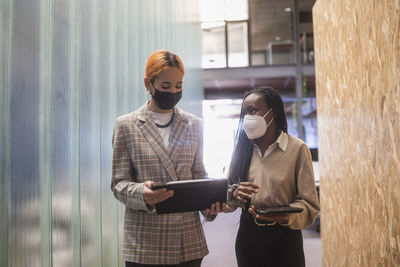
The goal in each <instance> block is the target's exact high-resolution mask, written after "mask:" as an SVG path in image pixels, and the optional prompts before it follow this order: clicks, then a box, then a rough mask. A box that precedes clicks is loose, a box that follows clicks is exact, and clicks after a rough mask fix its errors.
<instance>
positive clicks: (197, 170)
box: [111, 103, 208, 264]
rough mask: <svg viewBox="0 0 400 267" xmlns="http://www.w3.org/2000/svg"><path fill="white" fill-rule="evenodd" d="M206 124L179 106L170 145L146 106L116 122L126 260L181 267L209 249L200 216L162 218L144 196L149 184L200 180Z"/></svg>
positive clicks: (117, 192) (116, 177)
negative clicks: (146, 182)
mask: <svg viewBox="0 0 400 267" xmlns="http://www.w3.org/2000/svg"><path fill="white" fill-rule="evenodd" d="M202 148H203V134H202V123H201V120H200V119H199V118H197V117H195V116H194V115H191V114H189V113H187V112H184V111H183V110H181V109H179V108H177V107H175V117H174V121H173V124H172V128H171V134H170V137H169V146H168V148H166V147H165V145H164V142H163V140H162V138H161V137H160V135H159V131H158V130H157V126H156V125H155V123H154V122H153V120H152V118H151V116H150V114H149V110H148V107H147V103H146V104H145V105H143V106H142V107H141V108H139V109H138V110H136V111H135V112H132V113H129V114H126V115H123V116H121V117H119V118H117V120H116V124H115V128H114V135H113V160H112V181H111V189H112V191H113V193H114V196H115V197H116V198H117V199H118V200H119V201H121V202H122V203H123V204H124V205H125V207H126V210H125V223H124V242H123V258H124V260H125V261H130V262H137V263H142V264H178V263H180V262H184V261H190V260H194V259H199V258H202V257H204V256H205V255H207V254H208V249H207V245H206V241H205V237H204V233H203V229H202V226H201V222H200V217H199V213H198V212H186V213H177V214H163V215H157V214H156V213H154V212H151V211H149V209H148V208H147V206H146V203H145V201H144V198H143V194H142V189H143V183H144V182H145V181H149V180H150V181H154V182H156V183H165V182H168V181H171V180H191V179H201V178H204V176H205V170H204V166H203V160H202V154H203V151H202Z"/></svg>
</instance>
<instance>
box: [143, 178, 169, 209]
mask: <svg viewBox="0 0 400 267" xmlns="http://www.w3.org/2000/svg"><path fill="white" fill-rule="evenodd" d="M153 185H154V182H152V181H147V182H145V183H144V186H143V197H144V201H146V204H147V205H148V206H150V207H151V206H153V205H155V204H156V203H160V202H163V201H165V200H167V199H168V198H170V197H172V196H173V195H174V191H172V190H167V189H166V188H161V189H157V190H152V189H151V188H152V187H153Z"/></svg>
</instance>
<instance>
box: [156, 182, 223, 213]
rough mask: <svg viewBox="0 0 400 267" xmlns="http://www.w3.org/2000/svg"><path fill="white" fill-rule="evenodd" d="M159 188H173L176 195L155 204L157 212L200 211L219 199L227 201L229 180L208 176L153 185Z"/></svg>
mask: <svg viewBox="0 0 400 267" xmlns="http://www.w3.org/2000/svg"><path fill="white" fill-rule="evenodd" d="M159 188H167V189H168V190H173V191H174V196H173V197H171V198H169V199H167V200H165V201H163V202H160V203H157V204H156V205H155V206H156V212H157V214H166V213H177V212H188V211H199V210H205V209H207V208H209V207H210V206H211V204H212V203H215V202H217V201H219V202H220V203H222V202H226V192H227V189H228V180H227V179H211V178H206V179H198V180H187V181H173V182H169V183H166V184H159V185H157V184H156V185H154V186H153V187H152V189H153V190H156V189H159Z"/></svg>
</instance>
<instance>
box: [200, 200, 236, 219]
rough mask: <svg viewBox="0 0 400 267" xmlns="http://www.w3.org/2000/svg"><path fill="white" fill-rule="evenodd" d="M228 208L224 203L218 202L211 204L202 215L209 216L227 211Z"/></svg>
mask: <svg viewBox="0 0 400 267" xmlns="http://www.w3.org/2000/svg"><path fill="white" fill-rule="evenodd" d="M228 211H230V209H229V208H228V206H227V205H226V204H225V203H222V204H221V205H220V203H219V202H216V203H213V204H211V207H210V208H208V209H206V210H204V211H203V213H204V215H207V216H210V215H217V214H218V213H220V212H228Z"/></svg>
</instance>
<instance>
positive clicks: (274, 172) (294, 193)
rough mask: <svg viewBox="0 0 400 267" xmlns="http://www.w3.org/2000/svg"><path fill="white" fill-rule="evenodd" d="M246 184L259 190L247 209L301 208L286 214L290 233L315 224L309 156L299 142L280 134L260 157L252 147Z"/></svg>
mask: <svg viewBox="0 0 400 267" xmlns="http://www.w3.org/2000/svg"><path fill="white" fill-rule="evenodd" d="M248 180H249V181H250V182H253V183H255V184H257V185H259V186H261V188H260V189H259V191H258V193H256V194H254V195H253V197H252V199H251V205H254V206H255V207H256V208H263V207H271V206H285V205H289V206H293V207H300V208H303V211H302V212H301V213H295V214H289V221H288V224H287V226H289V227H290V228H291V229H303V228H306V227H307V226H310V225H311V224H312V223H313V222H314V221H315V218H316V216H317V215H318V213H319V200H318V195H317V191H316V187H315V181H314V172H313V167H312V161H311V153H310V150H309V149H308V148H307V146H306V144H305V143H304V142H303V141H302V140H301V139H298V138H296V137H293V136H291V135H288V134H286V133H284V132H282V133H281V134H280V135H279V137H278V138H277V140H276V141H275V143H273V144H272V145H271V146H270V147H269V148H268V149H267V150H266V151H265V153H264V155H261V151H260V149H259V148H258V146H257V145H255V148H254V152H253V156H252V159H251V164H250V169H249V177H248ZM229 204H230V203H229V202H228V205H229Z"/></svg>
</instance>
